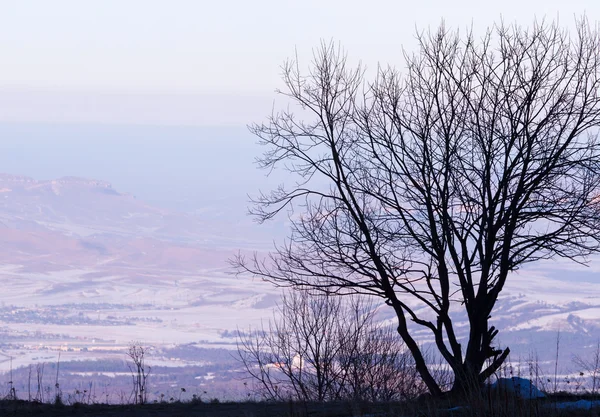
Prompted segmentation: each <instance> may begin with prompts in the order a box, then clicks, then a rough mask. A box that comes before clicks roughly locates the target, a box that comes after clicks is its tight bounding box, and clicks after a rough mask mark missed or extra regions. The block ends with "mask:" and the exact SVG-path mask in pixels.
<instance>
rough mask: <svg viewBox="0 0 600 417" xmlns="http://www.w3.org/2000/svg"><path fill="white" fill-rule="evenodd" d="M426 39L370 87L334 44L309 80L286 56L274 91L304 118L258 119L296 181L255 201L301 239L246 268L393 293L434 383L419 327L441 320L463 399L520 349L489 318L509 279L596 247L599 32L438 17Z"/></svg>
mask: <svg viewBox="0 0 600 417" xmlns="http://www.w3.org/2000/svg"><path fill="white" fill-rule="evenodd" d="M418 41H419V46H420V49H419V51H418V53H415V54H408V53H405V58H406V63H407V64H406V69H405V73H404V74H403V75H400V74H399V73H398V72H397V71H396V70H394V69H393V68H386V69H380V71H379V73H378V76H377V78H376V79H375V80H374V81H373V82H371V83H366V82H365V81H364V71H363V69H362V68H361V67H360V66H358V67H355V68H351V67H350V66H349V65H348V62H347V58H346V56H345V54H344V52H343V51H341V50H340V48H338V47H336V46H335V45H333V44H323V45H322V46H321V48H320V49H318V50H316V52H315V54H314V61H313V62H312V65H311V67H310V70H309V72H308V73H307V74H306V75H304V74H302V73H301V71H300V69H299V65H298V63H297V62H295V61H293V60H292V61H289V62H287V63H286V64H285V65H284V67H283V79H284V81H285V85H286V87H287V90H286V91H283V92H280V93H281V94H283V95H284V96H285V97H287V99H289V100H290V101H291V102H292V104H297V105H298V107H297V114H298V115H296V114H294V112H293V111H292V110H291V109H290V108H288V109H287V110H283V111H280V112H276V113H274V114H273V115H272V116H271V117H270V118H269V120H268V122H267V123H264V124H256V125H253V126H251V127H250V129H251V131H252V132H253V133H254V134H256V135H257V136H258V137H259V138H260V140H261V143H262V144H263V145H265V147H266V151H265V153H264V154H263V156H262V157H261V158H260V161H259V162H260V166H261V167H262V168H265V169H268V170H271V169H275V168H278V167H283V168H284V169H286V170H288V171H290V172H292V173H294V174H296V177H297V182H296V183H295V184H293V185H292V186H291V187H289V186H288V187H284V186H283V185H282V186H280V187H279V188H277V189H275V190H273V191H271V192H269V193H263V194H261V195H259V196H258V197H257V198H256V199H255V206H254V208H253V209H252V212H253V214H254V215H255V216H256V217H257V219H258V220H259V221H261V222H262V221H266V220H268V219H271V218H272V217H274V216H275V215H277V214H278V213H280V212H282V211H285V210H288V211H289V217H290V221H291V234H290V236H289V239H288V240H286V241H285V242H284V243H283V244H281V245H279V246H276V248H275V251H274V252H273V253H272V254H271V255H270V256H269V257H267V258H266V259H262V258H259V257H256V256H255V257H254V258H253V259H246V258H244V257H242V256H239V257H238V258H236V259H235V260H234V263H235V265H236V266H237V267H238V268H239V270H240V271H246V272H248V271H249V272H251V273H253V274H255V275H257V276H260V277H262V278H264V279H267V280H269V281H271V282H274V283H276V284H277V285H283V286H285V285H290V286H295V287H304V288H311V289H312V290H321V291H324V292H327V293H337V294H345V293H366V294H374V295H377V296H379V297H381V298H383V300H384V302H385V303H386V304H387V305H389V306H390V307H392V308H393V309H394V311H395V313H396V316H397V319H398V332H399V334H400V336H401V337H402V339H403V340H404V343H405V344H406V346H407V347H408V348H409V349H410V351H411V353H412V355H413V356H414V359H415V364H416V367H417V369H418V371H419V373H420V375H421V376H422V378H423V381H424V383H425V384H426V385H427V387H428V389H429V390H430V392H431V393H432V394H434V395H441V394H442V389H441V388H440V387H439V386H438V384H437V383H436V382H435V379H434V378H433V377H432V372H431V369H429V368H428V366H427V363H426V361H425V360H424V358H423V354H422V352H421V348H420V346H419V344H418V343H417V341H416V340H415V339H414V338H413V336H412V334H411V333H412V332H411V327H410V326H409V323H410V322H413V323H415V324H416V325H418V326H422V327H424V328H426V329H429V331H431V333H432V335H433V337H434V339H435V344H436V346H437V348H438V349H439V351H440V353H441V355H442V356H443V358H444V359H445V361H446V362H447V363H448V364H449V365H450V367H451V368H452V370H453V372H454V378H455V380H454V385H453V388H452V390H453V392H454V393H457V394H460V393H464V392H471V391H472V390H473V389H477V388H478V387H480V386H481V385H482V383H483V382H484V381H485V379H486V378H487V377H488V376H490V375H491V374H492V373H493V372H494V371H496V370H497V369H498V367H499V366H500V365H501V364H502V363H503V361H504V360H505V359H506V357H507V356H508V354H509V349H508V348H503V349H501V348H498V347H496V346H494V345H495V343H494V337H495V336H496V334H497V333H498V330H496V329H495V328H494V326H492V325H491V324H490V318H491V316H492V313H493V310H494V305H495V304H496V301H497V299H498V295H499V294H500V292H501V291H502V289H503V288H504V286H505V283H506V280H507V279H508V277H509V276H510V275H511V273H512V272H514V271H516V270H517V269H519V268H520V267H522V266H523V265H525V264H526V263H531V262H536V261H540V260H544V259H550V258H554V257H563V258H569V259H572V260H574V261H576V262H585V261H586V256H588V255H590V254H592V253H595V252H597V251H598V249H599V241H598V236H599V234H598V233H599V226H600V225H599V220H600V215H599V214H600V213H599V208H600V207H599V202H600V199H599V197H598V196H599V191H600V190H599V185H600V163H599V161H600V159H599V143H598V137H597V136H598V130H597V128H598V126H599V125H600V96H599V87H600V83H599V81H600V80H599V74H600V47H599V45H600V42H599V41H600V39H599V36H598V31H597V29H596V28H593V27H591V26H590V24H589V23H588V22H587V20H585V19H582V20H580V21H578V22H577V26H576V31H575V32H574V33H573V34H569V33H568V32H567V31H565V30H563V29H561V28H560V27H559V26H558V25H557V24H555V23H553V24H547V23H543V22H542V23H534V24H533V26H532V27H531V28H522V27H519V26H506V25H504V24H500V25H496V26H494V27H493V28H490V29H489V30H488V31H487V33H486V35H485V36H483V37H482V38H476V37H475V35H474V34H473V33H472V32H470V33H467V34H466V36H461V35H460V34H459V33H458V32H451V31H448V30H446V28H445V27H443V26H442V27H440V29H439V30H438V31H436V32H428V33H421V34H419V35H418ZM523 279H524V278H523ZM459 309H462V310H463V311H464V312H466V315H467V317H468V329H469V332H468V340H466V341H463V340H459V338H458V337H457V335H456V332H455V325H454V321H453V315H454V314H455V312H456V311H458V310H459ZM465 342H466V345H465Z"/></svg>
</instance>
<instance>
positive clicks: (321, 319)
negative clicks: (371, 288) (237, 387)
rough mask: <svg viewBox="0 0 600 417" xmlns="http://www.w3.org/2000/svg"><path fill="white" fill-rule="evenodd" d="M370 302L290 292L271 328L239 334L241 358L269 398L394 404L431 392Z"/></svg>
mask: <svg viewBox="0 0 600 417" xmlns="http://www.w3.org/2000/svg"><path fill="white" fill-rule="evenodd" d="M374 314H375V311H374V310H373V306H372V305H371V304H370V303H367V302H364V301H362V300H360V299H359V298H356V297H353V298H351V299H350V300H343V299H341V298H339V297H334V296H328V295H310V294H309V293H307V292H306V291H300V292H297V291H294V292H290V293H287V295H285V296H284V297H283V301H282V303H281V304H280V305H279V307H278V309H277V311H276V313H275V317H274V319H273V320H272V321H270V322H269V324H268V326H267V327H266V328H263V329H261V330H259V331H257V332H249V333H247V334H241V333H240V335H239V339H238V341H239V344H238V354H239V357H240V360H241V362H242V363H243V365H244V367H245V368H246V370H247V371H248V373H249V374H250V375H251V377H252V379H253V381H254V383H255V387H256V391H257V393H258V394H260V395H261V397H263V398H265V399H276V400H289V399H293V400H301V401H319V402H322V401H335V400H345V399H349V400H354V401H371V402H375V401H391V400H399V399H407V398H414V397H415V396H417V395H418V394H421V393H423V392H425V391H426V387H425V386H423V384H422V383H421V382H420V378H419V375H418V373H417V371H416V369H415V367H414V363H413V361H412V357H411V355H410V353H409V352H407V351H406V349H405V347H404V346H403V344H402V341H401V340H400V339H399V338H398V336H397V334H394V333H395V331H394V330H393V328H391V327H389V326H384V325H381V324H377V323H376V322H375V320H374Z"/></svg>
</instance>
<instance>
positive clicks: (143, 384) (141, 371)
mask: <svg viewBox="0 0 600 417" xmlns="http://www.w3.org/2000/svg"><path fill="white" fill-rule="evenodd" d="M146 351H147V348H146V347H144V346H142V345H141V343H140V342H131V343H130V345H129V348H128V350H127V356H128V357H129V359H130V360H131V362H130V363H127V366H128V367H129V370H130V371H131V379H132V385H133V387H132V391H131V396H132V397H133V402H134V404H146V403H147V401H148V392H147V386H148V385H147V382H148V376H149V375H150V371H151V370H152V368H151V367H150V366H147V365H146V363H145V360H146Z"/></svg>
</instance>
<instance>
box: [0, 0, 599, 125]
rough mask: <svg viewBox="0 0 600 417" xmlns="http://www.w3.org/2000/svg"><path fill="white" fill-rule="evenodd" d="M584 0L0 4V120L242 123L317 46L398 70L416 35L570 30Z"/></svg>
mask: <svg viewBox="0 0 600 417" xmlns="http://www.w3.org/2000/svg"><path fill="white" fill-rule="evenodd" d="M584 12H585V13H587V15H588V16H589V18H590V19H591V20H595V19H596V17H597V16H598V15H599V12H600V3H599V2H596V1H592V0H570V1H564V0H560V1H558V0H532V1H523V0H519V1H517V0H504V1H501V2H487V1H481V0H479V1H464V0H463V1H456V0H454V1H447V0H422V1H411V2H408V1H399V0H370V1H364V0H363V1H355V0H302V1H291V0H253V1H247V0H230V1H214V0H213V1H204V0H169V1H167V0H160V1H153V0H51V1H50V0H0V51H2V67H1V68H0V120H1V121H36V120H37V121H59V122H65V121H66V122H69V121H78V122H81V121H83V122H85V121H91V122H107V123H128V122H131V123H158V124H201V125H202V124H244V123H247V122H248V121H250V120H254V119H255V118H256V117H259V115H262V114H263V113H264V112H265V111H268V110H270V107H271V106H272V100H273V97H274V95H273V94H272V92H273V90H274V89H275V88H276V87H278V86H281V82H280V80H279V75H280V65H281V63H282V62H283V61H284V59H285V58H286V57H289V56H290V55H292V54H293V53H294V48H297V50H298V52H299V55H300V57H309V56H310V54H311V49H312V48H313V47H314V46H315V45H318V43H319V41H320V40H321V39H325V40H329V39H334V40H336V41H339V42H340V43H341V44H342V45H343V46H344V48H346V50H347V51H348V52H349V55H350V57H351V58H352V59H356V60H358V59H361V60H363V61H364V62H365V63H366V64H367V65H368V66H370V67H371V68H372V67H374V66H375V65H376V64H377V62H382V63H392V64H395V65H399V66H401V65H402V60H401V48H402V47H405V48H407V49H409V50H410V49H412V48H413V47H414V36H413V35H414V33H415V27H418V28H427V27H435V26H437V25H438V24H439V22H440V21H441V19H445V20H446V22H447V23H448V24H449V25H451V26H453V27H463V28H464V27H466V26H467V25H471V24H473V25H474V26H475V27H476V29H477V28H484V27H486V26H487V25H489V24H491V23H493V22H494V21H498V20H499V19H500V17H501V16H502V17H503V18H504V19H505V21H507V22H514V21H517V22H519V23H523V24H529V23H531V22H532V20H533V18H534V16H537V17H538V18H541V17H546V18H550V19H554V18H556V17H557V16H558V17H560V20H561V22H563V23H564V24H571V23H572V22H573V20H574V16H575V15H577V16H580V15H582V14H583V13H584Z"/></svg>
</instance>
